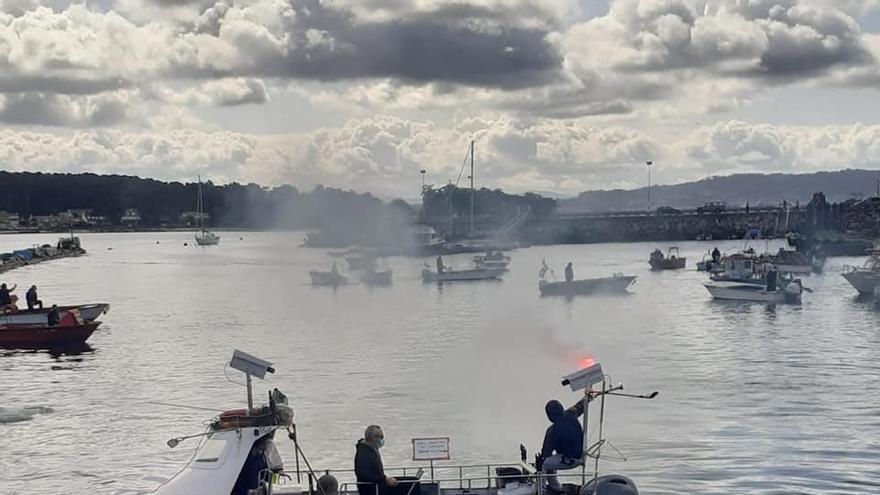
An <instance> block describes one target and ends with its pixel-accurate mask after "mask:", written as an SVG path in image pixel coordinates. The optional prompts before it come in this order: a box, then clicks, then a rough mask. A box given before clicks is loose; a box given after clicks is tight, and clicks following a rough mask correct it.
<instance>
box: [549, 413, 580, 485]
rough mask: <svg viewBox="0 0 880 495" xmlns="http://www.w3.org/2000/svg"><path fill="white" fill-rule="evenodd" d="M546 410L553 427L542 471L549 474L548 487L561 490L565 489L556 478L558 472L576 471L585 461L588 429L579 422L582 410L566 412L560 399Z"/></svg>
mask: <svg viewBox="0 0 880 495" xmlns="http://www.w3.org/2000/svg"><path fill="white" fill-rule="evenodd" d="M544 411H545V412H546V413H547V419H549V420H550V422H551V423H552V424H551V425H550V426H549V427H548V428H547V432H546V433H545V434H544V444H543V446H542V448H541V459H542V462H541V472H543V473H544V474H546V475H548V476H547V484H548V485H549V486H550V488H551V489H553V490H557V491H558V490H559V489H560V488H561V486H560V484H559V479H557V477H556V476H555V474H556V471H557V470H559V469H572V468H574V467H576V466H579V465H580V464H581V463H582V462H583V456H584V430H583V428H582V427H581V424H580V422H579V421H578V416H579V415H580V414H581V413H582V408H570V409H568V410H564V409H563V407H562V404H561V403H560V402H559V401H558V400H551V401H550V402H548V403H547V405H546V406H545V407H544Z"/></svg>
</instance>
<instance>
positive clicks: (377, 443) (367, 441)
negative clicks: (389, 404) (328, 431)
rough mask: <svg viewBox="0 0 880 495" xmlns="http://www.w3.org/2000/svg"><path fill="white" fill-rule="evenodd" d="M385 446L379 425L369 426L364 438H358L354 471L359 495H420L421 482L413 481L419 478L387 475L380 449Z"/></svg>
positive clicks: (383, 434) (383, 435)
mask: <svg viewBox="0 0 880 495" xmlns="http://www.w3.org/2000/svg"><path fill="white" fill-rule="evenodd" d="M384 446H385V433H384V432H383V431H382V428H381V427H379V426H377V425H370V426H368V427H367V429H366V431H364V438H362V439H360V440H358V443H357V447H356V449H357V451H356V453H355V456H354V472H355V475H357V481H358V493H359V495H377V493H378V495H419V492H420V487H419V484H418V483H413V481H418V478H413V477H409V476H405V477H402V478H400V480H398V479H397V478H394V477H392V476H385V468H384V467H383V465H382V456H381V455H379V449H381V448H382V447H384ZM401 481H403V483H401ZM377 489H378V490H377Z"/></svg>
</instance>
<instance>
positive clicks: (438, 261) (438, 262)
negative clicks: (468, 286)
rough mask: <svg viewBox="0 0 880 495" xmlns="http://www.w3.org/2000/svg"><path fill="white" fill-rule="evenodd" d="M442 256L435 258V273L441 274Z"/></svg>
mask: <svg viewBox="0 0 880 495" xmlns="http://www.w3.org/2000/svg"><path fill="white" fill-rule="evenodd" d="M444 268H445V267H444V266H443V256H437V273H443V270H444Z"/></svg>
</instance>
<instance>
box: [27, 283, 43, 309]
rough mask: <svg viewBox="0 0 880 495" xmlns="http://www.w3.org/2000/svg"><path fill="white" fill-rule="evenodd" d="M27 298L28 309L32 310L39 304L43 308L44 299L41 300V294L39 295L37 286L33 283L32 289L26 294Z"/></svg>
mask: <svg viewBox="0 0 880 495" xmlns="http://www.w3.org/2000/svg"><path fill="white" fill-rule="evenodd" d="M25 299H26V300H27V306H28V310H29V311H30V310H32V309H34V308H36V307H37V306H39V307H40V309H43V301H41V300H40V296H38V295H37V286H36V285H32V286H31V288H30V289H28V291H27V294H25Z"/></svg>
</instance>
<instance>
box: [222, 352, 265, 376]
mask: <svg viewBox="0 0 880 495" xmlns="http://www.w3.org/2000/svg"><path fill="white" fill-rule="evenodd" d="M229 367H230V368H232V369H236V370H238V371H241V372H243V373H246V374H248V375H250V376H254V377H257V378H259V379H261V380H262V379H263V378H265V377H266V373H267V372H268V373H275V368H273V367H272V363H270V362H268V361H264V360H262V359H260V358H258V357H256V356H251V355H250V354H248V353H246V352H242V351H239V350H238V349H236V350H235V351H234V352H233V353H232V360H231V361H229Z"/></svg>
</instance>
